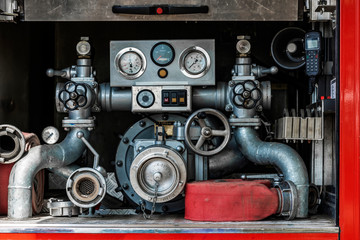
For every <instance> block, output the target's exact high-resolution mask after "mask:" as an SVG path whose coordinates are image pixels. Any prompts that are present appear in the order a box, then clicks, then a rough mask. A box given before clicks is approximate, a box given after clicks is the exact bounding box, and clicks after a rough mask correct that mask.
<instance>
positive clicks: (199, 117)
mask: <svg viewBox="0 0 360 240" xmlns="http://www.w3.org/2000/svg"><path fill="white" fill-rule="evenodd" d="M209 115H212V116H215V117H216V118H218V119H219V120H220V121H221V123H222V124H223V126H224V130H220V129H212V128H211V127H209V126H207V124H206V122H205V120H204V119H205V118H206V117H207V116H209ZM193 122H197V123H198V125H199V126H200V127H201V131H200V138H199V139H198V140H197V142H196V143H193V141H192V139H191V135H190V129H191V126H192V125H193ZM184 131H185V142H186V144H187V146H188V147H189V148H190V149H191V150H192V151H194V152H195V153H197V154H199V155H202V156H211V155H215V154H217V153H219V152H221V151H222V150H223V149H224V148H225V147H226V145H227V144H228V143H229V141H230V137H231V128H230V124H229V122H228V119H227V118H226V116H225V115H224V114H222V113H221V112H220V111H218V110H215V109H212V108H203V109H200V110H197V111H196V112H194V113H193V114H191V115H190V117H189V118H188V119H187V120H186V124H185V129H184ZM213 137H223V138H224V139H223V141H222V143H221V144H220V145H219V146H218V147H217V148H215V149H212V150H203V149H201V148H202V146H203V145H204V144H205V141H207V140H211V139H212V138H213Z"/></svg>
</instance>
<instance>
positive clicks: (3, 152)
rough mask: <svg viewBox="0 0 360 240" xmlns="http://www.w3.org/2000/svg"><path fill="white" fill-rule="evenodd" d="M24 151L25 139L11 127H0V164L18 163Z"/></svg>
mask: <svg viewBox="0 0 360 240" xmlns="http://www.w3.org/2000/svg"><path fill="white" fill-rule="evenodd" d="M24 151H25V137H24V135H23V134H22V132H21V131H20V130H19V129H17V128H16V127H14V126H12V125H5V124H4V125H0V163H2V164H9V163H13V162H16V161H18V160H19V159H20V158H21V157H22V155H23V154H24Z"/></svg>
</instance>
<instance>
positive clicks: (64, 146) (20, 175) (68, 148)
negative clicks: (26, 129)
mask: <svg viewBox="0 0 360 240" xmlns="http://www.w3.org/2000/svg"><path fill="white" fill-rule="evenodd" d="M79 132H82V133H83V134H84V137H85V138H87V139H88V138H89V136H90V133H89V131H88V130H86V129H82V128H73V129H72V130H71V131H70V132H69V133H68V135H67V136H66V138H65V139H64V140H63V141H62V142H61V143H59V144H55V145H41V146H36V147H34V148H31V149H30V151H29V153H28V154H27V155H26V156H25V157H23V158H22V159H20V160H19V161H18V162H17V163H16V164H15V165H14V167H13V168H12V171H11V173H10V177H9V187H8V191H9V192H8V217H9V218H10V219H14V220H22V219H27V218H29V217H31V216H32V211H31V210H32V209H31V185H32V181H33V178H34V176H35V174H36V173H37V172H38V171H40V170H41V169H44V168H59V167H63V166H66V165H69V164H71V163H73V162H74V161H76V160H77V159H78V158H79V157H80V156H81V154H82V153H83V151H84V150H85V147H86V146H85V144H84V143H83V141H82V140H81V139H79V138H78V136H77V134H78V133H79Z"/></svg>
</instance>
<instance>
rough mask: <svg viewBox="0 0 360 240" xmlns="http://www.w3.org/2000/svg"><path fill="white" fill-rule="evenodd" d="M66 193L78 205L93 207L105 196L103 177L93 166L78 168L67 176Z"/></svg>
mask: <svg viewBox="0 0 360 240" xmlns="http://www.w3.org/2000/svg"><path fill="white" fill-rule="evenodd" d="M66 194H67V196H68V197H69V199H70V201H71V202H72V203H74V204H75V205H76V206H78V207H82V208H91V207H95V206H96V205H98V204H99V203H100V202H101V201H102V200H103V198H104V197H105V194H106V181H105V178H104V177H103V176H102V175H101V173H99V172H98V171H96V170H95V169H93V168H79V169H77V170H76V171H74V172H73V173H72V174H71V175H70V177H69V178H68V180H67V182H66Z"/></svg>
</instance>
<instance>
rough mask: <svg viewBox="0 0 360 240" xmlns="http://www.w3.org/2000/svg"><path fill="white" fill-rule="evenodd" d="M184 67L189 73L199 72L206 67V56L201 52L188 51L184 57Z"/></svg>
mask: <svg viewBox="0 0 360 240" xmlns="http://www.w3.org/2000/svg"><path fill="white" fill-rule="evenodd" d="M185 69H186V71H188V72H189V73H190V74H200V73H202V72H203V71H204V70H205V69H206V57H205V55H204V54H203V53H202V52H198V51H194V52H190V53H188V54H187V55H186V57H185Z"/></svg>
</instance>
